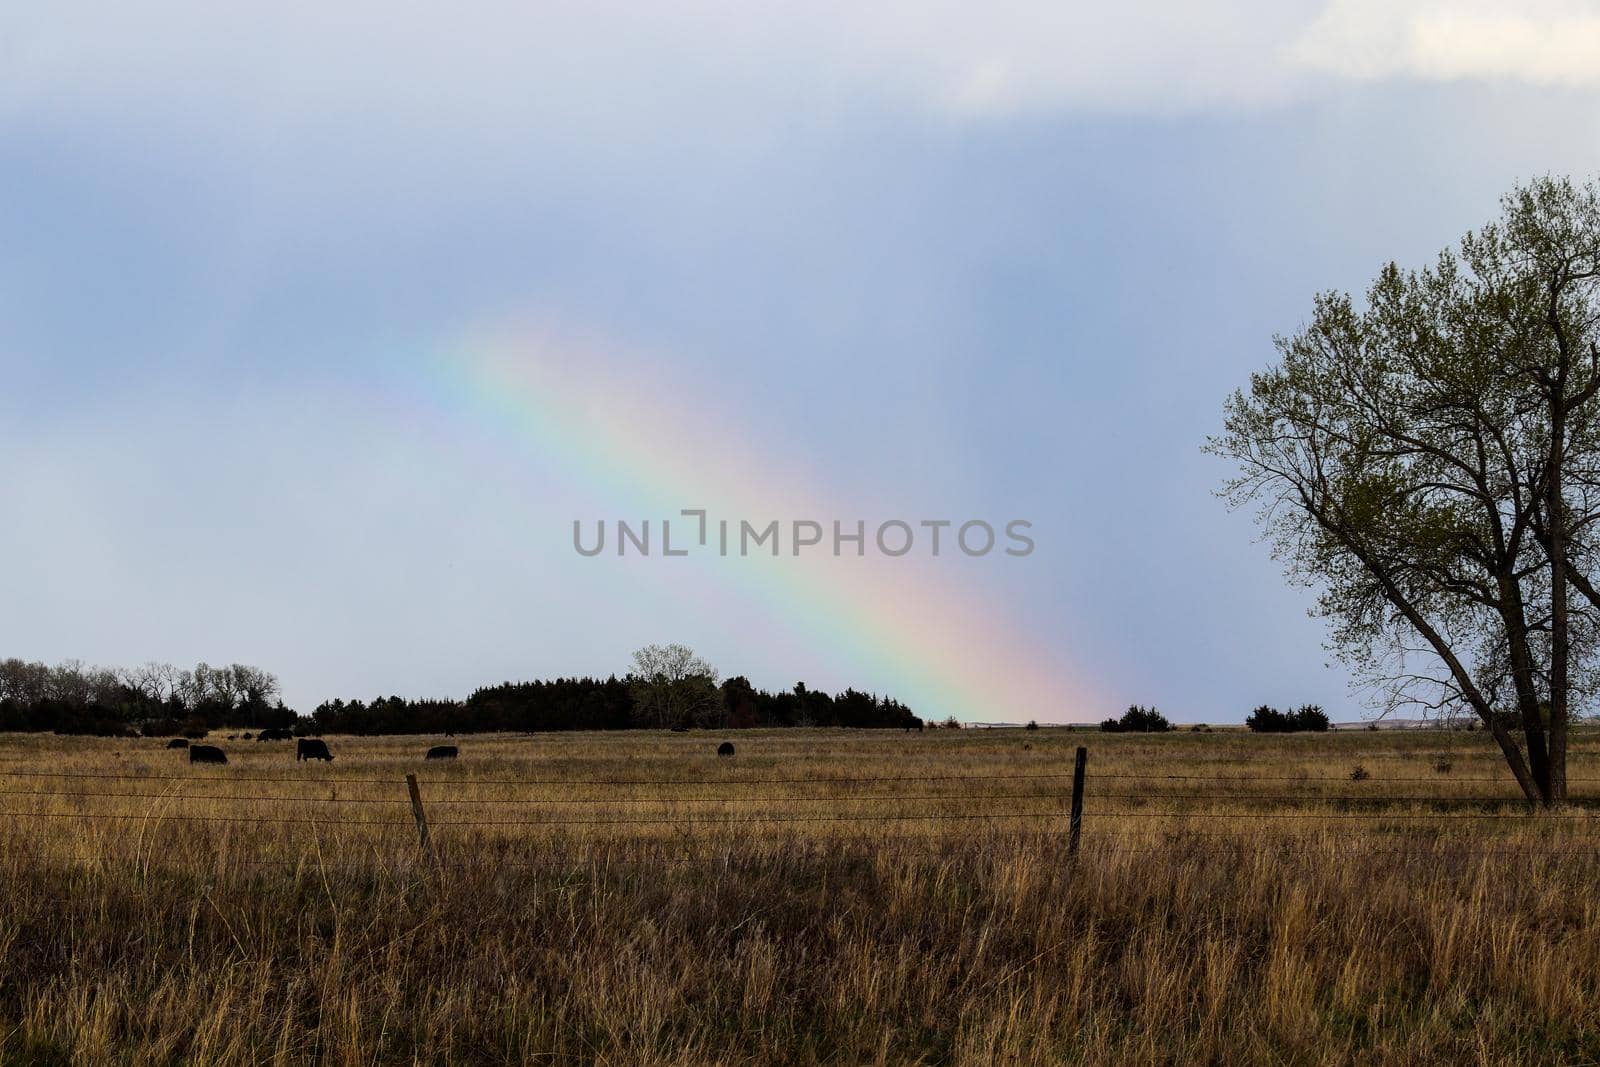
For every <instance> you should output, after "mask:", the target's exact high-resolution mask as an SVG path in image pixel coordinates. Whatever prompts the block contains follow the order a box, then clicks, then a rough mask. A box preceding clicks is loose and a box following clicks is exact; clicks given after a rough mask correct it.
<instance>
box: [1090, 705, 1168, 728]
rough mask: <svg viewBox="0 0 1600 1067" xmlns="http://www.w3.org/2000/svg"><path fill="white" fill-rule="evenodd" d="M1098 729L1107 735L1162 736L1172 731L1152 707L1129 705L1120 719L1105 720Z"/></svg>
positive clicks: (1165, 719) (1161, 715)
mask: <svg viewBox="0 0 1600 1067" xmlns="http://www.w3.org/2000/svg"><path fill="white" fill-rule="evenodd" d="M1100 729H1101V730H1103V731H1105V732H1106V733H1108V734H1164V733H1166V732H1167V731H1168V730H1170V729H1172V724H1171V723H1170V722H1168V721H1167V717H1166V716H1165V715H1163V714H1161V713H1160V712H1159V711H1157V710H1156V709H1155V708H1154V707H1149V708H1146V707H1142V706H1140V705H1138V704H1131V705H1129V707H1128V710H1127V711H1125V712H1123V713H1122V718H1120V719H1106V720H1105V721H1104V722H1102V723H1101V724H1100Z"/></svg>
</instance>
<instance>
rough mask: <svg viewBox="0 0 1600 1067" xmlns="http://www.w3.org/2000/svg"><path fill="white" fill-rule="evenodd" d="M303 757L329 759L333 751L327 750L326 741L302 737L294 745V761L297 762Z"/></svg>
mask: <svg viewBox="0 0 1600 1067" xmlns="http://www.w3.org/2000/svg"><path fill="white" fill-rule="evenodd" d="M303 759H319V760H331V759H333V753H332V752H329V751H328V743H327V742H326V741H319V740H317V739H316V738H314V737H312V738H306V737H302V738H301V739H300V742H299V744H297V745H295V746H294V761H295V762H296V763H299V762H300V761H301V760H303Z"/></svg>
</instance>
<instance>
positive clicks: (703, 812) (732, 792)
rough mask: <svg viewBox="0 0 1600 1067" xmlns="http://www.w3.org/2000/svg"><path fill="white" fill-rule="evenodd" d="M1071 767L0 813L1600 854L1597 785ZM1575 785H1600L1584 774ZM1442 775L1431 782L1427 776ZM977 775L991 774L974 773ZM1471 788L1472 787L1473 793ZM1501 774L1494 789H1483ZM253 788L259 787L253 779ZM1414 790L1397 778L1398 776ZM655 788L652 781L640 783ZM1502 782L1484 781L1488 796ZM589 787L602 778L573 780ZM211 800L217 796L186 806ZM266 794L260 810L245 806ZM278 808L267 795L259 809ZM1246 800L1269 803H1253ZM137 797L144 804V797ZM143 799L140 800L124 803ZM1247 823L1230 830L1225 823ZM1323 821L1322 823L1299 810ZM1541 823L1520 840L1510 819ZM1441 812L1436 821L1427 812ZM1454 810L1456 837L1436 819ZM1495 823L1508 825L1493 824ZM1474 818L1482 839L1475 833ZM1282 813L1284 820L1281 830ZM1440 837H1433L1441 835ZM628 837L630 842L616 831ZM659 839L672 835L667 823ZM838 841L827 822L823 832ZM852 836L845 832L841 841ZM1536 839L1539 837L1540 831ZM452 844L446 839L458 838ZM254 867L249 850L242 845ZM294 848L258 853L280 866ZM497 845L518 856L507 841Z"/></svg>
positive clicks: (43, 805) (28, 808)
mask: <svg viewBox="0 0 1600 1067" xmlns="http://www.w3.org/2000/svg"><path fill="white" fill-rule="evenodd" d="M1075 756H1076V759H1075V763H1074V766H1073V767H1072V768H1071V769H1070V770H1068V769H1063V770H1060V771H1049V772H1036V771H1026V772H1017V773H947V774H899V775H822V776H775V775H754V776H748V777H741V776H739V775H737V774H731V775H727V776H725V777H696V778H684V777H676V778H675V777H640V778H628V777H594V778H581V777H548V776H530V777H520V778H493V777H490V778H478V777H472V776H470V775H464V776H444V777H437V778H429V779H427V780H425V781H424V780H420V779H419V778H418V777H417V776H416V775H415V774H409V773H408V774H405V775H404V776H403V777H399V776H390V777H371V776H348V777H332V776H326V777H324V776H316V777H306V776H288V775H269V774H258V773H236V774H229V773H225V772H224V773H193V774H182V773H138V772H131V771H130V772H109V771H70V770H46V769H36V768H31V767H19V766H11V767H0V825H7V826H11V827H17V828H20V827H24V826H27V825H29V824H39V823H48V822H50V821H54V820H78V821H87V822H105V823H109V824H113V825H115V824H124V825H126V824H135V823H137V824H143V825H145V826H149V825H196V826H204V825H213V824H216V825H235V824H236V825H271V826H276V827H306V828H313V829H315V828H330V829H332V828H339V829H345V828H357V829H366V828H382V829H386V830H391V831H397V832H398V831H410V830H414V831H415V833H416V843H417V847H418V852H419V854H421V855H423V856H424V857H426V858H427V859H428V860H429V861H430V862H431V863H434V864H440V863H442V862H443V861H444V860H445V859H447V858H448V859H449V860H450V861H451V862H452V863H458V864H460V863H465V864H470V863H472V862H474V859H473V856H472V854H471V852H470V851H469V850H470V848H471V847H472V846H473V845H474V844H475V843H479V844H481V841H478V840H477V839H475V838H474V837H473V835H475V834H483V833H502V832H511V831H521V832H523V834H524V836H530V837H532V838H539V839H543V836H547V835H550V834H568V835H578V836H581V835H584V834H595V833H607V834H610V833H615V832H618V831H627V830H635V831H641V832H644V831H654V832H662V831H666V832H673V833H676V834H678V835H680V837H681V838H685V839H686V837H692V835H694V834H696V833H697V832H700V831H707V830H709V831H713V832H719V833H721V832H727V833H733V832H737V831H740V830H747V831H750V832H751V834H753V835H756V836H759V835H761V834H766V833H770V832H771V830H772V828H775V827H782V828H788V829H790V830H797V829H802V828H804V827H808V826H809V827H829V828H832V829H855V830H859V831H861V832H860V833H859V834H858V835H856V837H855V838H853V839H854V840H860V841H862V842H878V841H889V840H894V841H897V842H903V843H906V844H907V846H908V847H909V846H917V847H919V848H922V849H924V850H925V851H929V852H932V853H934V854H942V853H943V852H945V851H948V849H949V847H950V846H951V844H952V843H959V842H961V841H964V840H970V839H972V837H973V831H974V830H975V829H982V828H993V829H997V830H1004V831H1007V832H1014V833H1015V835H1016V837H1017V839H1018V841H1019V842H1028V843H1030V844H1033V845H1037V846H1039V847H1050V848H1055V849H1061V850H1063V851H1064V853H1065V857H1066V858H1067V860H1068V861H1069V862H1072V861H1075V859H1076V857H1077V855H1078V854H1079V852H1080V850H1081V849H1082V848H1083V845H1084V843H1085V842H1088V843H1089V844H1090V845H1091V846H1092V848H1093V850H1094V851H1095V852H1096V853H1097V854H1100V853H1104V854H1118V853H1122V854H1154V853H1159V852H1169V853H1170V852H1172V851H1174V850H1181V849H1187V850H1191V851H1196V850H1198V851H1199V852H1200V853H1204V854H1210V855H1216V856H1219V857H1237V856H1242V855H1304V854H1311V853H1313V852H1315V853H1316V854H1319V855H1320V854H1362V855H1395V856H1404V855H1414V854H1416V853H1417V852H1418V851H1419V850H1422V849H1426V848H1434V849H1436V850H1440V851H1442V852H1447V853H1449V854H1452V855H1461V856H1469V855H1470V856H1500V855H1516V856H1521V857H1526V856H1528V855H1529V854H1530V848H1532V851H1533V852H1535V853H1536V854H1538V855H1540V856H1549V857H1552V858H1557V857H1566V856H1584V857H1593V858H1600V797H1594V798H1584V797H1579V798H1575V799H1574V800H1573V802H1572V803H1571V804H1570V805H1569V806H1568V807H1567V808H1565V809H1563V810H1560V811H1555V812H1543V811H1535V810H1534V809H1532V808H1531V807H1530V806H1529V805H1528V804H1527V803H1526V801H1525V800H1524V799H1523V798H1522V797H1521V796H1520V794H1515V793H1513V792H1511V790H1512V789H1513V783H1512V782H1511V781H1510V779H1509V778H1491V777H1481V776H1477V777H1471V776H1468V777H1455V778H1445V777H1434V778H1428V777H1418V776H1410V775H1383V776H1377V775H1374V776H1368V777H1364V778H1360V779H1352V778H1351V777H1349V776H1336V775H1282V774H1277V775H1247V774H1221V773H1218V774H1173V773H1161V772H1155V771H1143V772H1141V771H1138V770H1129V769H1113V770H1108V771H1105V772H1098V773H1095V774H1094V775H1092V776H1091V775H1090V774H1089V773H1088V769H1087V757H1088V750H1087V747H1079V748H1077V750H1076V753H1075ZM1569 781H1570V782H1572V783H1573V784H1575V785H1584V784H1591V785H1592V784H1596V783H1600V779H1597V778H1583V777H1575V778H1571V779H1569ZM1422 782H1426V783H1429V784H1430V786H1432V788H1430V789H1427V790H1422V789H1417V788H1415V786H1416V785H1417V783H1422ZM975 784H982V785H983V787H984V788H985V789H988V790H991V791H982V790H977V789H974V788H973V786H974V785H975ZM1457 786H1467V787H1469V789H1468V791H1466V792H1463V791H1461V790H1460V789H1458V788H1456V787H1457ZM1484 786H1490V787H1494V789H1495V790H1498V791H1501V792H1499V793H1495V792H1492V791H1486V790H1483V789H1481V788H1480V787H1484ZM241 788H246V789H248V791H244V792H241V791H239V790H240V789H241ZM1394 788H1399V789H1401V790H1402V791H1401V792H1394V791H1393V789H1394ZM538 790H561V791H562V794H561V795H529V793H531V792H535V791H538ZM625 791H633V792H636V791H645V793H646V795H632V792H626V795H625ZM1486 792H1487V793H1488V794H1489V795H1485V793H1486ZM579 793H592V794H595V795H575V794H579ZM191 804H204V805H207V806H208V809H209V810H206V811H193V810H185V806H187V805H191ZM252 805H254V806H258V807H257V808H256V809H255V810H250V806H252ZM261 805H267V806H269V807H270V809H271V810H270V811H268V812H262V811H260V810H259V806H261ZM1251 805H1270V807H1266V808H1263V809H1262V810H1251ZM141 806H142V807H141ZM131 807H139V808H140V810H128V809H129V808H131ZM1230 822H1231V823H1236V824H1237V826H1236V827H1234V828H1228V826H1227V824H1228V823H1230ZM1309 823H1317V824H1320V825H1317V826H1309V827H1306V829H1304V830H1301V829H1299V828H1300V827H1303V826H1306V824H1309ZM1526 826H1535V827H1538V828H1539V829H1540V831H1541V833H1542V835H1543V838H1542V842H1535V843H1532V844H1531V843H1530V841H1529V840H1528V838H1527V837H1526V835H1524V836H1523V837H1521V838H1518V839H1517V842H1516V847H1515V848H1512V847H1509V844H1508V839H1507V838H1506V836H1505V835H1504V834H1502V833H1499V832H1498V830H1499V829H1503V828H1507V827H1526ZM1428 827H1433V828H1435V829H1434V830H1433V831H1426V832H1425V828H1428ZM1444 827H1452V828H1453V829H1452V830H1451V833H1450V835H1449V836H1444V835H1443V834H1442V833H1441V832H1439V831H1441V830H1442V829H1443V828H1444ZM1490 828H1495V829H1494V830H1491V829H1490ZM1464 829H1470V830H1471V831H1472V834H1471V836H1467V835H1465V834H1464V833H1462V830H1464ZM1268 830H1271V831H1273V832H1274V833H1276V835H1277V836H1272V835H1269V834H1268V833H1267V831H1268ZM1430 835H1431V836H1430ZM607 840H608V841H610V840H622V839H610V838H608V839H607ZM652 840H656V841H657V842H659V840H660V839H659V838H657V839H652ZM833 840H839V839H838V838H832V837H828V836H826V835H824V836H822V837H821V838H819V840H818V841H816V842H813V844H819V845H821V844H826V843H828V842H829V841H833ZM845 840H850V839H845ZM1533 845H1536V846H1537V847H1533ZM446 852H447V853H448V854H446ZM239 862H241V863H242V864H243V865H246V866H250V865H253V862H252V861H248V860H244V861H239ZM293 862H296V861H295V860H292V859H284V860H273V861H261V862H260V863H259V865H260V866H270V865H285V864H291V863H293ZM500 862H505V863H514V862H515V861H514V860H508V859H506V858H505V857H501V859H500Z"/></svg>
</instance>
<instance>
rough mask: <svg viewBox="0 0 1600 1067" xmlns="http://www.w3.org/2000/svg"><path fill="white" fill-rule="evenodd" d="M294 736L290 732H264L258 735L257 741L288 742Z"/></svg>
mask: <svg viewBox="0 0 1600 1067" xmlns="http://www.w3.org/2000/svg"><path fill="white" fill-rule="evenodd" d="M293 736H294V734H291V733H290V732H289V731H288V730H262V731H261V732H260V733H259V734H256V740H257V741H287V740H289V739H290V738H291V737H293Z"/></svg>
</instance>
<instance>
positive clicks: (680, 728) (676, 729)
mask: <svg viewBox="0 0 1600 1067" xmlns="http://www.w3.org/2000/svg"><path fill="white" fill-rule="evenodd" d="M672 732H673V733H675V734H686V733H688V732H689V728H688V727H687V726H674V727H673V728H672Z"/></svg>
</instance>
